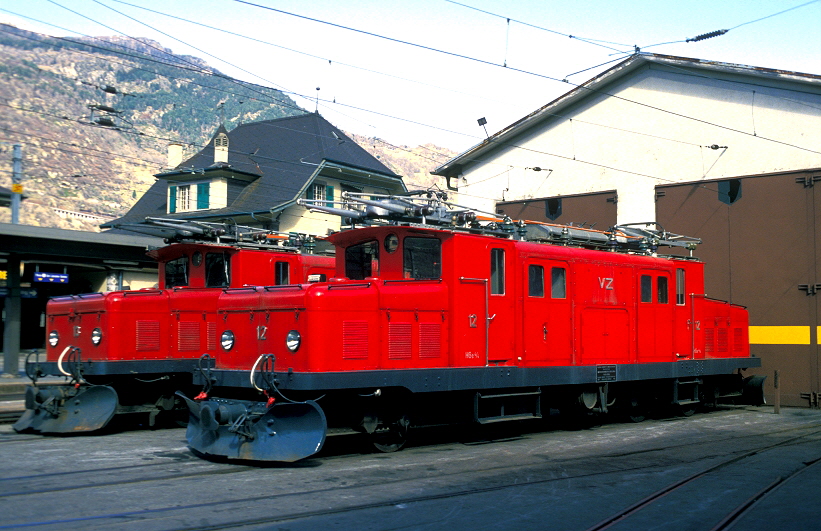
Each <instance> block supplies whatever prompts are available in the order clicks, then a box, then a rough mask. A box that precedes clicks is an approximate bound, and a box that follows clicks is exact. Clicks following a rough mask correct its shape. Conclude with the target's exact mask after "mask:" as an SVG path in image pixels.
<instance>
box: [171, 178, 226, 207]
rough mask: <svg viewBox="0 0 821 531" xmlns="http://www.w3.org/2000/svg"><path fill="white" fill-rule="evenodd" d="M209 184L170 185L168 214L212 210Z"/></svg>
mask: <svg viewBox="0 0 821 531" xmlns="http://www.w3.org/2000/svg"><path fill="white" fill-rule="evenodd" d="M214 207H215V205H212V199H211V183H210V182H199V183H190V184H172V185H169V186H168V213H169V214H173V213H175V212H190V211H192V210H208V209H209V208H214Z"/></svg>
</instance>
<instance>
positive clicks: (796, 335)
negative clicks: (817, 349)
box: [750, 326, 821, 345]
mask: <svg viewBox="0 0 821 531" xmlns="http://www.w3.org/2000/svg"><path fill="white" fill-rule="evenodd" d="M818 329H819V330H821V326H819V327H818ZM819 337H821V336H819ZM750 344H751V345H809V344H810V327H809V326H751V327H750Z"/></svg>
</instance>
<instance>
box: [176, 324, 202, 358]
mask: <svg viewBox="0 0 821 531" xmlns="http://www.w3.org/2000/svg"><path fill="white" fill-rule="evenodd" d="M178 324H179V327H178V328H177V346H178V348H179V349H180V352H188V351H192V350H193V351H197V350H199V349H200V323H199V322H197V321H180V322H179V323H178Z"/></svg>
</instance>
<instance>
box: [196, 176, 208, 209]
mask: <svg viewBox="0 0 821 531" xmlns="http://www.w3.org/2000/svg"><path fill="white" fill-rule="evenodd" d="M210 190H211V183H199V184H198V185H197V209H198V210H202V209H206V208H208V204H209V203H208V201H209V192H210Z"/></svg>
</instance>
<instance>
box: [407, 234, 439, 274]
mask: <svg viewBox="0 0 821 531" xmlns="http://www.w3.org/2000/svg"><path fill="white" fill-rule="evenodd" d="M403 249H404V250H403V255H404V256H403V259H404V262H403V276H404V277H405V278H414V279H430V278H439V277H441V276H442V243H441V242H440V241H439V240H437V239H435V238H405V240H404V245H403Z"/></svg>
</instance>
